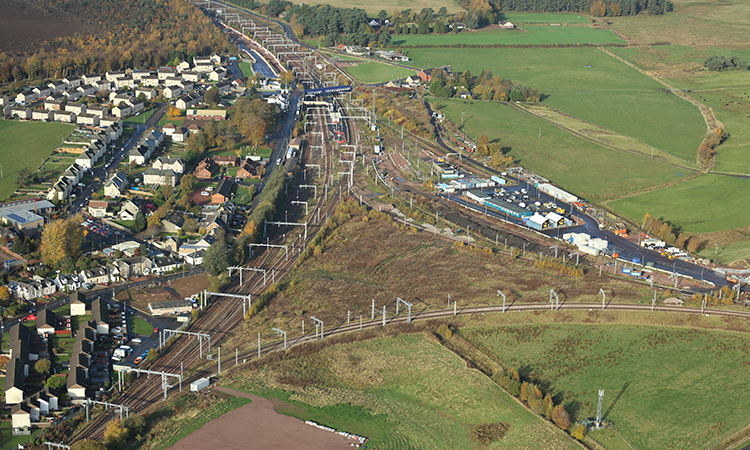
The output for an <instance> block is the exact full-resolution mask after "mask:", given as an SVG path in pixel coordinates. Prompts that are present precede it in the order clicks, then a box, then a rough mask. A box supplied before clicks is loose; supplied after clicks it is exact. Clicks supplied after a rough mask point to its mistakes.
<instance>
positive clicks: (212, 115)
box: [185, 109, 227, 120]
mask: <svg viewBox="0 0 750 450" xmlns="http://www.w3.org/2000/svg"><path fill="white" fill-rule="evenodd" d="M185 116H186V117H187V118H188V119H195V120H208V119H211V120H225V119H226V118H227V111H226V110H224V109H188V110H187V111H185Z"/></svg>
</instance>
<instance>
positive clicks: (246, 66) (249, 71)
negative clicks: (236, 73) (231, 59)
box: [239, 61, 255, 78]
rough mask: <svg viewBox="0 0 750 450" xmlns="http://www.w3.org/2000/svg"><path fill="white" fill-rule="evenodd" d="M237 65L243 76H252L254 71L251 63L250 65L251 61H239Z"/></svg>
mask: <svg viewBox="0 0 750 450" xmlns="http://www.w3.org/2000/svg"><path fill="white" fill-rule="evenodd" d="M239 66H240V70H241V71H242V75H244V76H246V77H248V78H249V77H252V76H253V75H255V73H254V72H253V65H252V63H249V62H244V61H241V62H240V63H239Z"/></svg>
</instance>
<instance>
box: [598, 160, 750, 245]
mask: <svg viewBox="0 0 750 450" xmlns="http://www.w3.org/2000/svg"><path fill="white" fill-rule="evenodd" d="M748 188H750V180H747V179H741V178H735V177H729V176H721V175H710V174H709V175H702V176H700V177H698V178H695V179H692V180H689V181H686V182H684V183H680V184H678V185H675V186H671V187H668V188H664V189H659V190H658V191H653V192H648V193H644V194H639V195H634V196H632V197H627V198H623V199H619V200H614V201H612V202H609V204H608V206H609V207H611V208H612V209H614V210H615V211H616V212H618V213H620V214H622V215H624V216H626V217H628V218H630V219H632V220H634V221H636V222H639V221H641V220H643V216H644V215H645V214H646V213H647V212H648V213H650V214H651V215H652V216H654V217H658V218H662V217H663V218H666V219H667V220H669V222H670V223H671V224H672V225H673V226H675V227H676V228H679V229H682V230H684V231H687V232H689V233H710V232H712V231H718V230H725V229H732V228H737V227H744V226H747V224H748V223H750V209H748V208H747V207H746V206H745V204H746V203H747V201H746V199H747V198H746V197H745V195H746V194H745V193H746V192H747V190H748Z"/></svg>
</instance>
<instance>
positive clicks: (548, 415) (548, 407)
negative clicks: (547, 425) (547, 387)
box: [544, 394, 555, 420]
mask: <svg viewBox="0 0 750 450" xmlns="http://www.w3.org/2000/svg"><path fill="white" fill-rule="evenodd" d="M554 412H555V402H554V400H552V396H551V395H549V394H547V395H546V396H545V397H544V418H545V419H547V420H551V419H552V414H553V413H554Z"/></svg>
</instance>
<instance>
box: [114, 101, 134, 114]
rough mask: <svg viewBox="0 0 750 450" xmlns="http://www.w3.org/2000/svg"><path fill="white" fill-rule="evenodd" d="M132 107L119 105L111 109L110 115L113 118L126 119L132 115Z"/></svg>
mask: <svg viewBox="0 0 750 450" xmlns="http://www.w3.org/2000/svg"><path fill="white" fill-rule="evenodd" d="M132 111H133V110H132V107H131V106H130V105H127V104H125V102H122V103H120V104H119V105H117V106H115V107H114V108H112V115H113V116H115V117H127V116H129V115H131V114H132Z"/></svg>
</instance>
